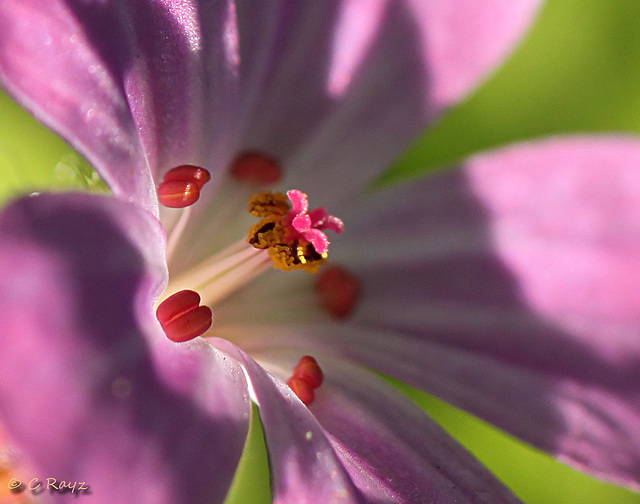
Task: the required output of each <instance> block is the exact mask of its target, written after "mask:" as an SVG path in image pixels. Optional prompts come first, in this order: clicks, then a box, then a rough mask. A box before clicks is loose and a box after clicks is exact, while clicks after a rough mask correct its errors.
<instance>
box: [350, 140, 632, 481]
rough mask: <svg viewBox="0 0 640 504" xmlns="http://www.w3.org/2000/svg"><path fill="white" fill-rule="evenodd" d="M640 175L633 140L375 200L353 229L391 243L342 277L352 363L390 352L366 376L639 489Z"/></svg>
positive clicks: (485, 165) (584, 144) (513, 155)
mask: <svg viewBox="0 0 640 504" xmlns="http://www.w3.org/2000/svg"><path fill="white" fill-rule="evenodd" d="M639 164H640V143H639V142H638V141H636V140H632V139H623V138H618V139H616V138H608V139H606V138H600V139H596V138H592V139H588V138H581V139H580V138H576V139H565V140H550V141H547V142H543V143H539V144H531V145H524V146H518V147H515V148H511V149H509V150H505V151H501V152H497V153H491V154H487V155H484V156H481V157H478V158H475V159H472V160H470V161H469V162H468V163H466V165H465V167H464V171H463V172H462V173H461V174H456V173H452V174H448V175H444V176H441V177H440V178H439V180H434V181H433V182H431V181H427V182H425V183H420V184H416V185H414V186H413V187H408V188H402V189H399V190H396V191H394V190H391V191H389V193H390V194H388V195H386V196H385V197H382V198H381V199H380V201H378V202H377V205H378V206H379V211H378V212H375V211H373V210H372V209H371V208H369V211H371V214H370V216H369V217H368V219H369V224H365V222H364V220H363V221H362V222H360V223H359V224H355V223H354V226H353V227H352V228H351V230H352V231H353V233H354V235H355V236H353V238H354V239H355V240H356V241H357V240H358V238H361V239H363V240H365V239H369V238H368V237H369V236H370V235H371V234H372V231H371V226H372V225H373V224H374V223H375V226H376V229H377V230H379V229H380V228H381V227H382V228H383V229H389V230H392V231H391V236H389V239H390V240H391V242H392V243H394V247H393V248H387V247H379V248H378V249H377V250H376V251H375V252H374V253H373V258H370V259H368V260H366V263H368V264H362V265H361V267H359V266H357V265H354V271H358V274H359V275H360V278H362V279H363V281H364V282H365V287H364V288H363V291H364V292H365V297H364V299H363V304H362V307H361V310H360V311H359V313H358V315H357V316H356V317H355V320H354V322H356V323H357V324H358V325H360V326H364V327H371V328H375V329H373V330H372V331H369V332H368V334H367V335H366V341H368V342H369V348H368V349H367V350H366V353H367V354H368V356H367V357H365V358H364V359H365V360H367V361H368V362H369V364H370V365H373V363H372V362H371V359H372V357H373V354H374V353H375V352H376V351H378V352H383V351H388V352H390V354H387V355H386V356H385V363H382V362H379V361H380V359H376V360H377V361H378V362H377V363H376V366H377V368H378V369H381V370H383V371H385V372H389V373H391V374H393V375H395V376H397V377H399V378H400V379H403V380H407V381H409V382H410V383H413V384H414V385H417V386H421V387H424V388H425V389H426V390H428V391H430V392H433V393H436V394H438V395H439V396H440V397H442V398H444V399H445V400H448V401H450V402H453V403H454V404H457V405H459V406H462V407H464V408H466V409H468V410H470V411H471V412H473V413H476V414H478V415H480V416H482V417H484V418H485V419H487V420H489V421H491V422H492V423H494V424H496V425H498V426H500V427H502V428H504V429H506V430H508V431H510V432H512V433H513V434H516V435H518V436H520V437H521V438H523V439H525V440H527V441H529V442H531V443H533V444H535V445H537V446H539V447H541V448H543V449H545V450H547V451H550V452H552V453H555V454H557V455H558V456H559V457H561V458H562V459H565V460H567V461H569V462H571V463H572V464H574V465H576V466H577V467H580V468H582V469H585V470H588V471H590V472H593V473H595V474H597V475H601V476H603V477H607V478H611V479H614V480H616V481H621V482H623V483H633V482H635V483H636V484H637V482H638V481H640V457H639V456H638V454H639V453H640V442H639V441H638V440H639V439H640V427H639V426H640V368H638V366H637V361H638V360H639V359H640V316H639V314H640V301H639V298H638V296H637V295H636V288H635V286H636V285H638V284H640V274H639V273H638V269H637V257H638V256H639V254H640V226H639V225H638V222H640V185H639V184H638V183H637V182H638V174H637V169H636V167H637V166H638V165H639ZM389 196H390V197H391V198H388V197H389ZM394 201H395V204H394V203H393V202H394ZM385 203H388V205H387V206H386V208H384V207H382V205H384V204H385ZM374 205H376V204H375V203H374ZM360 224H361V225H362V227H361V228H359V229H361V230H363V231H364V230H365V229H366V230H367V231H364V232H365V233H366V236H365V235H364V234H359V232H358V229H355V228H357V227H358V226H359V225H360ZM393 230H396V231H393ZM418 230H419V232H417V231H418ZM403 234H404V237H402V235H403ZM377 236H378V239H379V234H378V235H377ZM381 265H384V266H383V267H381ZM362 337H363V339H364V338H365V335H364V334H362ZM357 339H358V338H353V342H352V344H354V345H357V343H356V340H357ZM385 340H387V341H386V342H385V343H382V341H385ZM378 344H380V347H378V348H376V347H377V346H378ZM374 348H375V349H374ZM392 362H393V363H392ZM427 363H428V364H427Z"/></svg>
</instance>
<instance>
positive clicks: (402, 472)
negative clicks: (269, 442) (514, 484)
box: [261, 349, 520, 504]
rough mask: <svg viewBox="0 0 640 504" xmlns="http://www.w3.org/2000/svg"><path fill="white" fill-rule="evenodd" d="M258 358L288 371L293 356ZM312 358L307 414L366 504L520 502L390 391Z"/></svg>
mask: <svg viewBox="0 0 640 504" xmlns="http://www.w3.org/2000/svg"><path fill="white" fill-rule="evenodd" d="M287 356H288V357H291V358H290V359H288V361H286V357H287ZM262 357H264V359H265V360H266V361H271V362H277V363H279V364H280V366H281V367H282V368H290V367H291V365H293V364H294V363H295V362H296V360H297V358H298V357H299V354H296V353H295V351H294V352H291V351H290V350H289V351H287V350H285V349H277V350H275V351H273V352H267V353H266V354H264V355H261V358H262ZM316 357H317V360H318V362H319V363H320V365H321V367H322V370H323V374H324V381H323V383H322V386H321V387H320V388H318V389H317V390H316V398H315V400H314V402H313V403H312V404H311V406H310V410H311V412H312V413H313V415H314V416H315V417H316V419H317V420H318V421H319V422H320V424H321V425H322V428H323V429H324V430H325V431H326V433H327V435H328V438H329V439H330V441H331V443H332V444H333V446H334V448H335V450H336V453H337V454H338V456H339V457H340V459H341V461H342V463H343V464H344V465H345V467H346V468H347V471H349V474H350V476H351V478H352V479H353V481H354V482H355V484H356V485H357V486H358V488H359V489H360V490H361V491H362V492H363V494H364V495H365V496H366V498H367V502H389V503H391V502H394V503H412V504H413V503H415V504H419V503H425V504H427V503H432V502H456V503H476V504H480V503H506V502H509V503H516V502H520V501H519V500H518V499H517V498H516V497H515V496H514V495H513V494H512V493H511V492H510V491H509V490H508V489H507V488H505V487H504V485H503V484H502V483H500V482H499V481H498V480H497V479H496V478H495V477H494V476H493V475H492V474H491V473H490V472H489V471H488V470H487V469H486V468H485V467H484V466H483V465H482V464H480V463H479V462H478V461H477V460H476V459H475V458H474V457H473V455H471V454H470V453H469V452H467V451H466V450H465V449H464V448H463V447H462V446H460V444H458V442H457V441H455V440H454V439H452V438H451V437H450V436H449V435H448V434H447V433H446V432H444V430H442V428H441V427H440V426H438V425H437V424H436V423H435V422H433V421H432V420H431V419H429V418H428V417H427V416H426V415H425V413H424V412H423V411H421V410H420V409H419V408H418V407H417V406H416V405H415V404H414V403H413V402H411V401H410V400H408V399H407V398H405V397H403V396H402V395H401V394H400V392H398V391H397V390H396V389H394V388H392V387H391V386H389V385H388V384H386V383H385V382H384V381H382V380H381V379H380V378H379V377H377V376H375V375H373V374H371V373H370V372H368V371H365V370H363V369H362V368H360V367H359V366H354V365H353V364H352V363H347V362H345V361H341V360H338V359H335V357H332V356H327V355H323V354H318V355H316ZM285 362H288V365H287V364H285Z"/></svg>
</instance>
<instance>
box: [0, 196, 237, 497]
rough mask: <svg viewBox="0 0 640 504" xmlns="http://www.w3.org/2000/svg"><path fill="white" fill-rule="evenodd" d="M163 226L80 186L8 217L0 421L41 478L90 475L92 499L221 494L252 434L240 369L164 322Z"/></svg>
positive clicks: (0, 299) (3, 225)
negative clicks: (159, 299) (180, 339)
mask: <svg viewBox="0 0 640 504" xmlns="http://www.w3.org/2000/svg"><path fill="white" fill-rule="evenodd" d="M161 233H162V230H161V228H160V227H159V225H158V223H157V221H155V219H153V218H152V217H151V216H150V215H149V214H147V213H146V212H144V211H142V210H140V209H139V208H138V207H136V206H133V205H131V204H125V203H123V202H120V201H118V200H116V199H114V198H105V197H97V196H88V195H81V194H71V195H56V196H52V195H42V196H35V197H30V198H25V199H22V200H20V201H18V202H17V203H15V204H13V205H11V206H9V207H8V208H7V209H6V210H5V211H4V212H3V214H2V215H1V216H0V236H1V238H0V239H1V240H2V244H3V246H2V248H1V249H0V279H1V281H0V335H1V336H0V347H1V348H0V369H2V376H3V379H2V380H0V422H1V423H2V425H3V426H4V427H5V428H6V431H7V433H8V435H9V436H10V437H11V438H12V440H13V442H14V443H15V444H16V445H17V446H18V447H19V448H20V449H21V450H22V451H23V452H24V453H25V455H26V456H27V457H28V458H29V459H30V460H31V462H32V463H33V465H34V467H35V468H36V469H37V471H38V475H46V477H54V478H56V479H57V480H58V481H60V480H65V481H85V482H86V483H87V485H89V487H90V490H91V499H90V500H91V502H96V503H113V502H124V503H128V502H131V503H136V504H139V503H154V504H155V503H167V504H169V503H175V502H202V503H205V502H206V503H210V502H223V501H224V498H225V494H226V491H227V489H228V487H229V485H230V483H231V480H232V478H233V475H234V472H235V468H236V465H237V462H238V460H239V458H240V454H241V452H242V448H243V444H244V440H245V436H246V433H247V429H248V418H249V412H250V408H249V404H248V401H247V399H246V397H245V394H244V392H245V391H246V383H245V381H244V379H243V377H242V372H241V370H240V368H238V366H237V365H236V364H235V363H234V361H233V360H231V359H229V358H227V357H226V356H224V355H221V354H220V353H219V352H218V351H216V350H215V349H213V348H212V347H211V346H210V345H208V344H207V343H206V342H205V341H204V340H202V339H198V340H195V341H194V342H191V343H189V344H185V345H176V344H173V343H171V342H169V341H168V340H167V339H166V338H165V337H164V335H163V334H162V332H161V330H160V328H159V325H158V323H157V321H154V320H153V318H154V316H153V312H152V304H153V301H154V295H155V294H157V291H158V288H159V287H162V284H163V282H164V281H165V275H166V272H165V270H164V263H163V261H162V247H159V246H158V244H161V243H162V241H163V237H162V234H161ZM150 242H151V243H154V244H155V246H149V245H145V244H149V243H150ZM83 497H85V496H80V498H83Z"/></svg>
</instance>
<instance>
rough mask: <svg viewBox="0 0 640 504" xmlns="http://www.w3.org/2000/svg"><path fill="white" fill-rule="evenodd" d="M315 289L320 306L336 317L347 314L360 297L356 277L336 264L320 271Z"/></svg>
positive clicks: (340, 317) (358, 283)
mask: <svg viewBox="0 0 640 504" xmlns="http://www.w3.org/2000/svg"><path fill="white" fill-rule="evenodd" d="M316 290H317V292H318V295H319V296H320V304H321V305H322V307H323V308H324V309H325V310H327V311H328V312H329V313H330V314H331V315H333V316H334V317H335V318H337V319H342V318H345V317H346V316H347V315H349V314H350V313H351V312H352V311H353V308H354V307H355V305H356V303H357V302H358V299H359V298H360V282H358V279H357V278H356V277H354V276H353V275H352V274H351V273H349V272H347V271H345V270H344V269H342V268H339V267H337V266H333V267H327V268H325V269H324V270H322V271H321V272H320V275H319V276H318V280H317V283H316Z"/></svg>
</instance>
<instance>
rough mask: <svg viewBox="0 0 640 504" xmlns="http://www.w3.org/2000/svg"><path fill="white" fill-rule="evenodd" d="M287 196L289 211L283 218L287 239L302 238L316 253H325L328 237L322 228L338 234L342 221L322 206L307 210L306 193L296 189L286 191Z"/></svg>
mask: <svg viewBox="0 0 640 504" xmlns="http://www.w3.org/2000/svg"><path fill="white" fill-rule="evenodd" d="M287 197H288V198H289V201H291V211H290V212H289V213H288V214H287V217H286V218H285V222H286V224H287V227H288V231H289V236H288V237H289V239H292V240H296V239H299V238H302V239H304V240H306V241H308V242H309V243H311V244H312V245H313V248H314V249H315V251H316V252H317V253H318V254H320V255H322V254H326V253H327V252H328V251H329V238H327V235H326V234H325V233H324V232H323V231H322V230H323V229H330V230H331V231H335V232H336V233H338V234H339V233H342V231H343V229H344V224H343V223H342V221H341V220H340V219H338V218H337V217H335V216H333V215H329V214H328V213H327V211H326V210H325V209H324V208H316V209H315V210H312V211H311V212H309V200H308V199H307V195H306V194H305V193H303V192H302V191H300V190H298V189H291V190H290V191H287Z"/></svg>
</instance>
